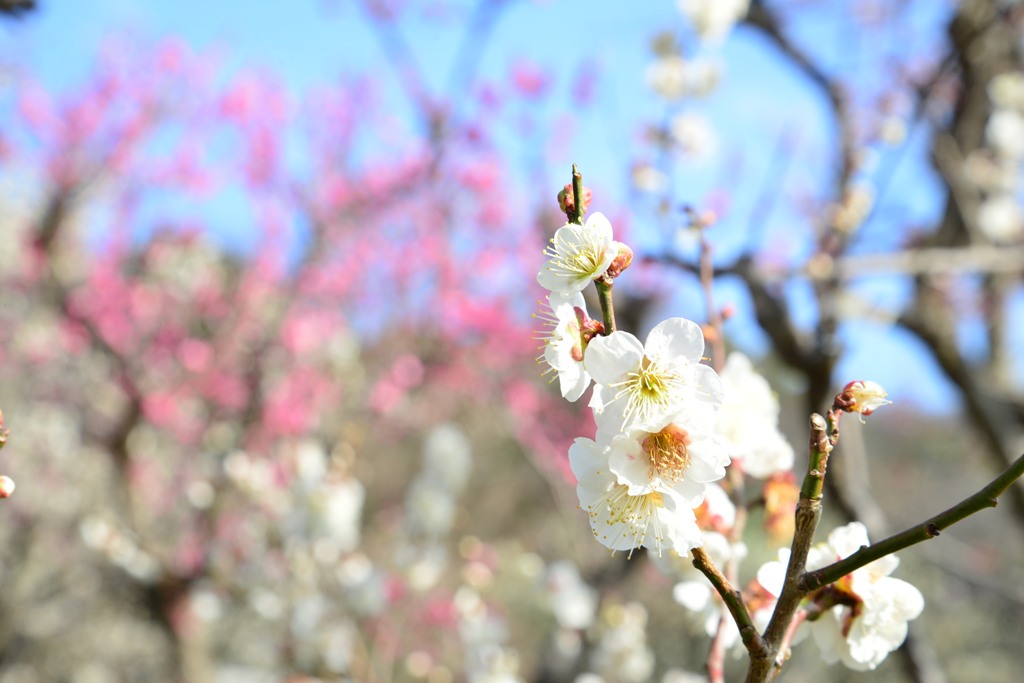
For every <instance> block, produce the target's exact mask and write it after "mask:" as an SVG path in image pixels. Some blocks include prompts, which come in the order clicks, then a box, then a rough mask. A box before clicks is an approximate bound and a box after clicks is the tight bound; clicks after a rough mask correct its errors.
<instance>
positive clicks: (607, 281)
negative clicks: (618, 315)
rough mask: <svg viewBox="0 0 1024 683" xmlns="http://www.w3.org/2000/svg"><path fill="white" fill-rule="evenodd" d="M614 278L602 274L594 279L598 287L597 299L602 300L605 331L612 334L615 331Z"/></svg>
mask: <svg viewBox="0 0 1024 683" xmlns="http://www.w3.org/2000/svg"><path fill="white" fill-rule="evenodd" d="M614 282H615V281H614V280H612V279H611V278H610V277H607V276H602V277H599V278H598V279H596V280H594V285H595V286H596V287H597V300H598V301H600V302H601V316H602V317H603V319H604V332H605V334H611V333H612V332H614V331H615V329H616V328H615V304H614V303H613V302H612V284H614Z"/></svg>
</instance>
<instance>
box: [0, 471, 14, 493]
mask: <svg viewBox="0 0 1024 683" xmlns="http://www.w3.org/2000/svg"><path fill="white" fill-rule="evenodd" d="M14 488H15V486H14V480H13V479H11V478H10V477H4V476H0V498H10V497H11V494H12V493H14Z"/></svg>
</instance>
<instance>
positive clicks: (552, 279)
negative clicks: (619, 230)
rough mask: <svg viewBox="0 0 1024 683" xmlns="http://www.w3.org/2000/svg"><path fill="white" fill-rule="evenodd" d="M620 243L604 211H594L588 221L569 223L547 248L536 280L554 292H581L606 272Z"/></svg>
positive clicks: (559, 231)
mask: <svg viewBox="0 0 1024 683" xmlns="http://www.w3.org/2000/svg"><path fill="white" fill-rule="evenodd" d="M619 246H620V245H619V243H618V242H616V241H615V240H613V239H612V224H611V223H610V222H609V221H608V219H607V218H605V217H604V214H601V213H594V214H593V215H591V216H590V217H589V218H587V222H586V224H585V225H578V224H576V223H566V224H565V225H563V226H562V227H560V228H559V229H558V230H557V231H556V232H555V236H554V237H552V238H551V244H550V246H548V248H547V249H545V250H544V253H545V255H546V256H547V257H548V261H547V263H545V264H544V267H543V268H542V269H541V270H540V272H539V273H537V282H538V283H540V286H541V287H543V288H544V289H547V290H550V291H552V292H561V293H565V294H571V293H572V292H581V291H583V289H584V288H585V287H586V286H587V285H589V284H590V283H591V282H592V281H593V280H596V279H597V278H599V277H601V276H602V275H604V273H605V271H606V270H608V266H610V265H611V264H612V261H614V260H615V257H616V256H617V255H618V252H619Z"/></svg>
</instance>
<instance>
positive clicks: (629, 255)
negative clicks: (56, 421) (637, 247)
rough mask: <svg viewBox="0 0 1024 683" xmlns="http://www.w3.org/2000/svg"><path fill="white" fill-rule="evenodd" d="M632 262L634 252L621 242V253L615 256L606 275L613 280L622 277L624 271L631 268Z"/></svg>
mask: <svg viewBox="0 0 1024 683" xmlns="http://www.w3.org/2000/svg"><path fill="white" fill-rule="evenodd" d="M632 262H633V250H632V249H630V248H629V247H627V246H626V245H625V244H623V243H622V242H619V253H618V254H617V255H616V256H615V259H614V260H613V261H612V264H611V265H610V266H608V270H607V271H605V275H607V276H608V277H611V278H616V277H618V276H619V275H622V271H624V270H625V269H626V268H629V264H631V263H632Z"/></svg>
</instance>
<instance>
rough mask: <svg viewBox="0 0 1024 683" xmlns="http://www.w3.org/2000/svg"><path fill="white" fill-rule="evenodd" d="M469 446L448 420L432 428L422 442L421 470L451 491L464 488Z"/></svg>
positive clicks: (468, 467) (467, 468)
mask: <svg viewBox="0 0 1024 683" xmlns="http://www.w3.org/2000/svg"><path fill="white" fill-rule="evenodd" d="M472 462H473V448H472V446H471V445H470V443H469V439H468V438H467V437H466V433H465V432H464V431H462V429H461V428H460V427H459V426H458V425H456V424H453V423H451V422H445V423H442V424H439V425H437V426H435V427H433V428H432V429H431V430H430V433H429V434H428V435H427V440H426V443H424V444H423V472H424V474H425V475H426V476H429V477H431V478H433V479H435V480H436V481H438V482H439V483H441V484H442V485H443V486H445V487H446V488H447V489H448V490H449V491H452V492H453V493H459V492H461V491H462V490H463V489H464V488H465V487H466V480H467V479H468V478H469V471H470V467H471V465H472Z"/></svg>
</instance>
